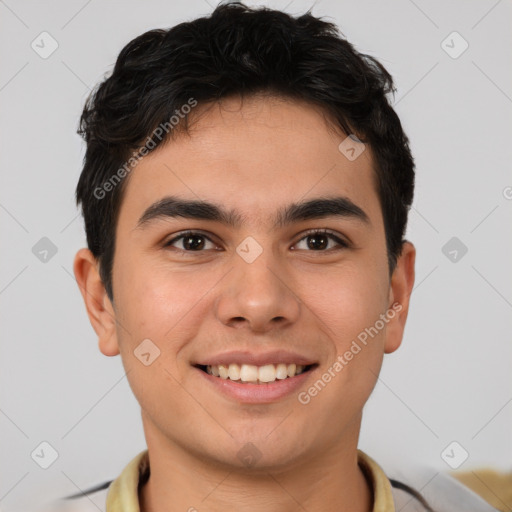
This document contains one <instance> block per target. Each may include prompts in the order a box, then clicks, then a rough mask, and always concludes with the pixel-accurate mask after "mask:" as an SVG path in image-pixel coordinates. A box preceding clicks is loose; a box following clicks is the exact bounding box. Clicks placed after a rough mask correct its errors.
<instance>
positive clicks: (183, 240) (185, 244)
mask: <svg viewBox="0 0 512 512" xmlns="http://www.w3.org/2000/svg"><path fill="white" fill-rule="evenodd" d="M177 242H179V243H180V245H181V247H176V249H178V250H181V251H186V252H202V249H215V248H217V246H216V245H215V244H214V243H213V242H212V241H211V240H210V238H209V237H207V236H206V235H204V234H203V233H200V232H198V231H186V232H184V233H182V234H181V235H179V236H177V237H175V238H173V239H172V240H169V241H168V242H166V243H165V244H164V247H171V246H173V245H174V244H175V243H177ZM208 242H209V243H210V244H211V245H212V247H207V244H208Z"/></svg>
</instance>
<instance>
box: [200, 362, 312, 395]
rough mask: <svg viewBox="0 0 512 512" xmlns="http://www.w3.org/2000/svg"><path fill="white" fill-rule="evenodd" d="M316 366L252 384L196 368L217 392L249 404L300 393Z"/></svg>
mask: <svg viewBox="0 0 512 512" xmlns="http://www.w3.org/2000/svg"><path fill="white" fill-rule="evenodd" d="M316 368H317V365H314V366H313V368H310V369H309V370H308V371H305V372H303V373H301V374H300V375H295V376H294V377H287V378H286V379H283V380H275V381H274V382H268V383H266V384H251V383H249V382H248V383H245V384H244V383H241V382H238V381H233V380H231V379H221V378H220V377H214V376H213V375H210V374H208V373H206V372H205V371H203V370H201V369H200V368H197V367H194V370H195V371H197V372H198V373H199V376H200V377H201V378H203V379H205V381H206V383H207V384H208V385H211V386H213V388H214V389H215V390H216V391H217V392H220V393H221V394H223V395H224V396H227V397H228V398H230V399H234V400H236V401H238V402H242V403H247V404H269V403H273V402H278V401H279V400H282V399H283V398H285V397H287V396H290V395H292V394H294V393H295V394H296V393H298V392H299V389H300V388H301V387H304V385H305V382H306V380H307V379H309V378H310V377H311V374H313V373H315V370H316Z"/></svg>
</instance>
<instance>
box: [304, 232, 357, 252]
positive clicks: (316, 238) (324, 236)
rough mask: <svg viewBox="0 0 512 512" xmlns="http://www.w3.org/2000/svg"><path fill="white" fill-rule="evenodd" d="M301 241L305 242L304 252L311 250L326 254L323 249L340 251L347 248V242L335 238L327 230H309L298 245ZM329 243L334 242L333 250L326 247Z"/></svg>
mask: <svg viewBox="0 0 512 512" xmlns="http://www.w3.org/2000/svg"><path fill="white" fill-rule="evenodd" d="M303 241H306V242H305V246H306V250H307V249H311V250H313V251H316V252H327V251H325V249H333V250H340V249H345V248H347V247H348V246H349V244H348V243H347V242H345V241H344V240H342V239H341V238H339V237H338V236H336V235H335V234H334V233H331V232H330V231H328V230H327V229H314V230H311V231H309V232H308V233H307V234H306V236H304V237H302V238H301V239H300V240H299V242H298V243H299V244H300V243H301V242H303ZM330 242H335V247H334V248H332V247H331V248H329V247H328V246H329V243H330ZM297 245H298V244H297ZM297 245H296V247H297ZM336 245H337V247H336Z"/></svg>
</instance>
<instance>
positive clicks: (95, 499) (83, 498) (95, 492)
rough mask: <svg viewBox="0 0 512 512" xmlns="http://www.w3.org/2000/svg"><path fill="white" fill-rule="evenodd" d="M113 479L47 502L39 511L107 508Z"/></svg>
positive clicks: (88, 511) (78, 511)
mask: <svg viewBox="0 0 512 512" xmlns="http://www.w3.org/2000/svg"><path fill="white" fill-rule="evenodd" d="M111 484H112V480H110V481H107V482H103V483H101V484H98V485H95V486H94V487H91V488H89V489H85V490H84V491H83V492H80V493H77V494H72V495H68V496H64V497H62V498H60V499H57V500H54V501H52V502H50V503H48V504H46V505H45V506H44V507H43V508H42V509H41V510H38V511H37V512H98V511H102V512H103V511H105V510H106V503H107V494H108V491H109V488H110V485H111Z"/></svg>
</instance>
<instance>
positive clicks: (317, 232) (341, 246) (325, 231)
mask: <svg viewBox="0 0 512 512" xmlns="http://www.w3.org/2000/svg"><path fill="white" fill-rule="evenodd" d="M314 235H326V236H327V237H328V238H330V239H331V240H334V241H335V242H336V243H337V244H338V245H339V247H337V248H334V249H327V250H318V251H315V250H311V251H308V252H320V253H321V252H332V251H338V250H342V249H347V248H348V247H349V243H348V242H346V241H344V240H342V239H341V238H339V237H338V236H337V235H336V234H335V233H333V232H331V231H330V230H328V229H312V230H310V231H307V232H306V233H305V234H304V236H302V238H300V239H299V240H298V241H297V243H299V242H302V241H303V240H304V239H306V238H308V237H310V236H314ZM189 236H200V237H203V238H205V239H207V240H209V241H210V242H212V243H215V242H214V241H213V240H212V239H211V238H210V237H209V236H207V235H205V234H204V233H201V232H200V231H192V230H189V231H184V232H183V233H181V234H180V235H179V236H177V237H174V238H173V239H172V240H169V241H168V242H165V244H164V247H170V246H171V245H172V244H173V243H175V242H177V241H178V240H181V239H184V238H186V237H189ZM173 249H176V250H177V251H181V252H182V253H194V252H205V251H204V250H199V251H187V250H185V249H178V248H176V247H173Z"/></svg>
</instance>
